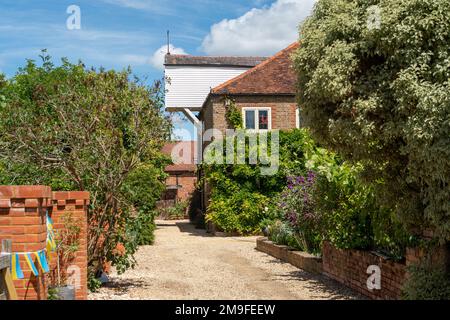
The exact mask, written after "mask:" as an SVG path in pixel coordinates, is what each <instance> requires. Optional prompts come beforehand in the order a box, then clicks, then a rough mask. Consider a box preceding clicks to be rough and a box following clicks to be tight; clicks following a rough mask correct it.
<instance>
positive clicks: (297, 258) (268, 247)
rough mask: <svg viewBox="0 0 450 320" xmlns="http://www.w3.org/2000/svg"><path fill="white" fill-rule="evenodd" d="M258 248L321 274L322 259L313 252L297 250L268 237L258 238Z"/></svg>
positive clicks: (298, 266)
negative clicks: (278, 243)
mask: <svg viewBox="0 0 450 320" xmlns="http://www.w3.org/2000/svg"><path fill="white" fill-rule="evenodd" d="M256 250H258V251H261V252H264V253H267V254H268V255H270V256H272V257H274V258H277V259H280V260H282V261H284V262H287V263H290V264H292V265H293V266H295V267H297V268H300V269H303V270H305V271H307V272H310V273H314V274H321V273H322V271H323V268H322V259H321V258H319V257H316V256H313V255H312V254H309V253H306V252H301V251H295V250H293V249H292V248H290V247H287V246H280V245H277V244H275V243H273V242H272V241H270V240H268V239H267V238H258V239H257V240H256Z"/></svg>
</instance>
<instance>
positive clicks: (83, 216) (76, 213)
mask: <svg viewBox="0 0 450 320" xmlns="http://www.w3.org/2000/svg"><path fill="white" fill-rule="evenodd" d="M89 198H90V195H89V192H73V191H71V192H53V195H52V202H53V210H52V212H51V214H50V216H51V218H52V220H53V223H54V227H55V229H56V232H58V230H59V231H61V230H62V229H64V216H66V215H67V214H70V215H71V216H72V218H73V221H74V225H76V226H77V227H78V228H80V229H79V230H80V231H79V236H78V239H77V242H78V250H77V251H76V252H75V253H74V255H73V257H71V259H70V261H69V265H65V266H63V267H64V268H63V269H64V270H67V268H70V269H69V272H65V274H66V276H69V277H71V276H74V273H79V283H77V286H76V291H75V298H76V300H86V299H87V291H88V289H87V264H88V259H87V245H88V244H87V232H88V228H87V206H88V205H89ZM55 271H56V254H53V257H52V273H51V276H53V279H55V276H57V275H56V272H55ZM75 279H78V277H76V278H75Z"/></svg>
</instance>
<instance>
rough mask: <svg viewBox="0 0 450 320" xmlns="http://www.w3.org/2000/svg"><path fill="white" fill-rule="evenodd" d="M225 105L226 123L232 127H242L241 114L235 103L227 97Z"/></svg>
mask: <svg viewBox="0 0 450 320" xmlns="http://www.w3.org/2000/svg"><path fill="white" fill-rule="evenodd" d="M226 106H227V107H226V112H225V117H226V119H227V121H228V124H229V125H230V126H231V127H232V128H233V129H242V128H243V127H244V123H243V120H242V114H241V113H240V112H239V110H238V109H237V107H236V103H235V102H234V101H233V100H231V99H228V98H227V101H226Z"/></svg>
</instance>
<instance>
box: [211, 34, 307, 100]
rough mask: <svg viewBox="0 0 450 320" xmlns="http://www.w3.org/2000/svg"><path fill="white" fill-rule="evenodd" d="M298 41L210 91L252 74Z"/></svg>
mask: <svg viewBox="0 0 450 320" xmlns="http://www.w3.org/2000/svg"><path fill="white" fill-rule="evenodd" d="M298 45H299V42H297V41H296V42H294V43H292V44H290V45H289V46H288V47H287V48H284V49H283V50H281V51H279V52H277V53H276V54H274V55H273V56H272V57H270V58H268V59H267V60H264V61H263V62H261V63H260V64H258V65H256V66H255V67H253V68H251V69H249V70H247V71H245V72H244V73H242V74H240V75H238V76H237V77H234V78H232V79H230V80H228V81H226V82H224V83H222V84H221V85H218V86H217V87H215V88H213V89H212V90H211V92H212V93H217V91H220V90H222V89H224V88H225V87H227V86H228V85H230V84H231V83H233V82H235V81H238V80H241V79H244V78H246V77H247V76H249V75H251V74H253V73H254V72H256V71H258V70H259V69H261V68H262V67H264V66H266V65H267V64H269V63H271V62H273V61H275V60H276V59H278V58H279V57H280V56H282V55H283V54H284V53H286V51H290V50H291V49H293V48H294V47H296V46H298Z"/></svg>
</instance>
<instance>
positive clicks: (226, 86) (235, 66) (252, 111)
mask: <svg viewBox="0 0 450 320" xmlns="http://www.w3.org/2000/svg"><path fill="white" fill-rule="evenodd" d="M298 46H299V44H298V43H293V44H291V45H290V46H289V47H287V48H286V49H284V50H282V51H280V52H278V53H277V54H275V55H274V56H272V57H270V58H265V57H193V56H180V55H166V62H165V66H166V71H165V75H166V90H167V93H166V109H167V111H169V112H183V113H184V114H185V115H186V117H187V118H188V119H190V120H191V121H192V123H193V124H194V126H195V128H196V131H197V138H198V139H197V142H196V144H197V146H198V147H197V151H198V155H197V159H198V160H199V162H201V159H202V155H203V150H204V148H205V147H206V146H207V144H208V142H205V143H204V140H203V134H204V132H205V131H207V130H209V129H218V130H220V131H222V132H224V131H225V130H226V129H232V128H231V127H230V126H229V124H228V123H227V119H226V108H227V105H226V104H227V100H228V99H232V100H233V101H234V102H235V105H236V107H237V108H238V110H240V112H241V114H242V118H243V123H244V127H245V129H248V130H254V131H259V130H276V129H279V130H289V129H294V128H299V127H300V125H301V121H300V117H299V111H298V107H297V102H296V79H297V78H296V75H295V72H294V70H293V67H292V60H291V55H292V54H293V53H294V52H295V50H296V49H297V48H298ZM196 112H198V114H195V113H196ZM194 163H195V164H198V162H194ZM200 174H201V173H200ZM208 189H209V188H208V186H207V185H204V186H203V191H202V195H201V200H200V203H199V204H198V205H197V207H199V208H201V210H202V211H203V212H204V211H205V209H206V207H207V205H208V198H209V196H208V194H209V190H208Z"/></svg>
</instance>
